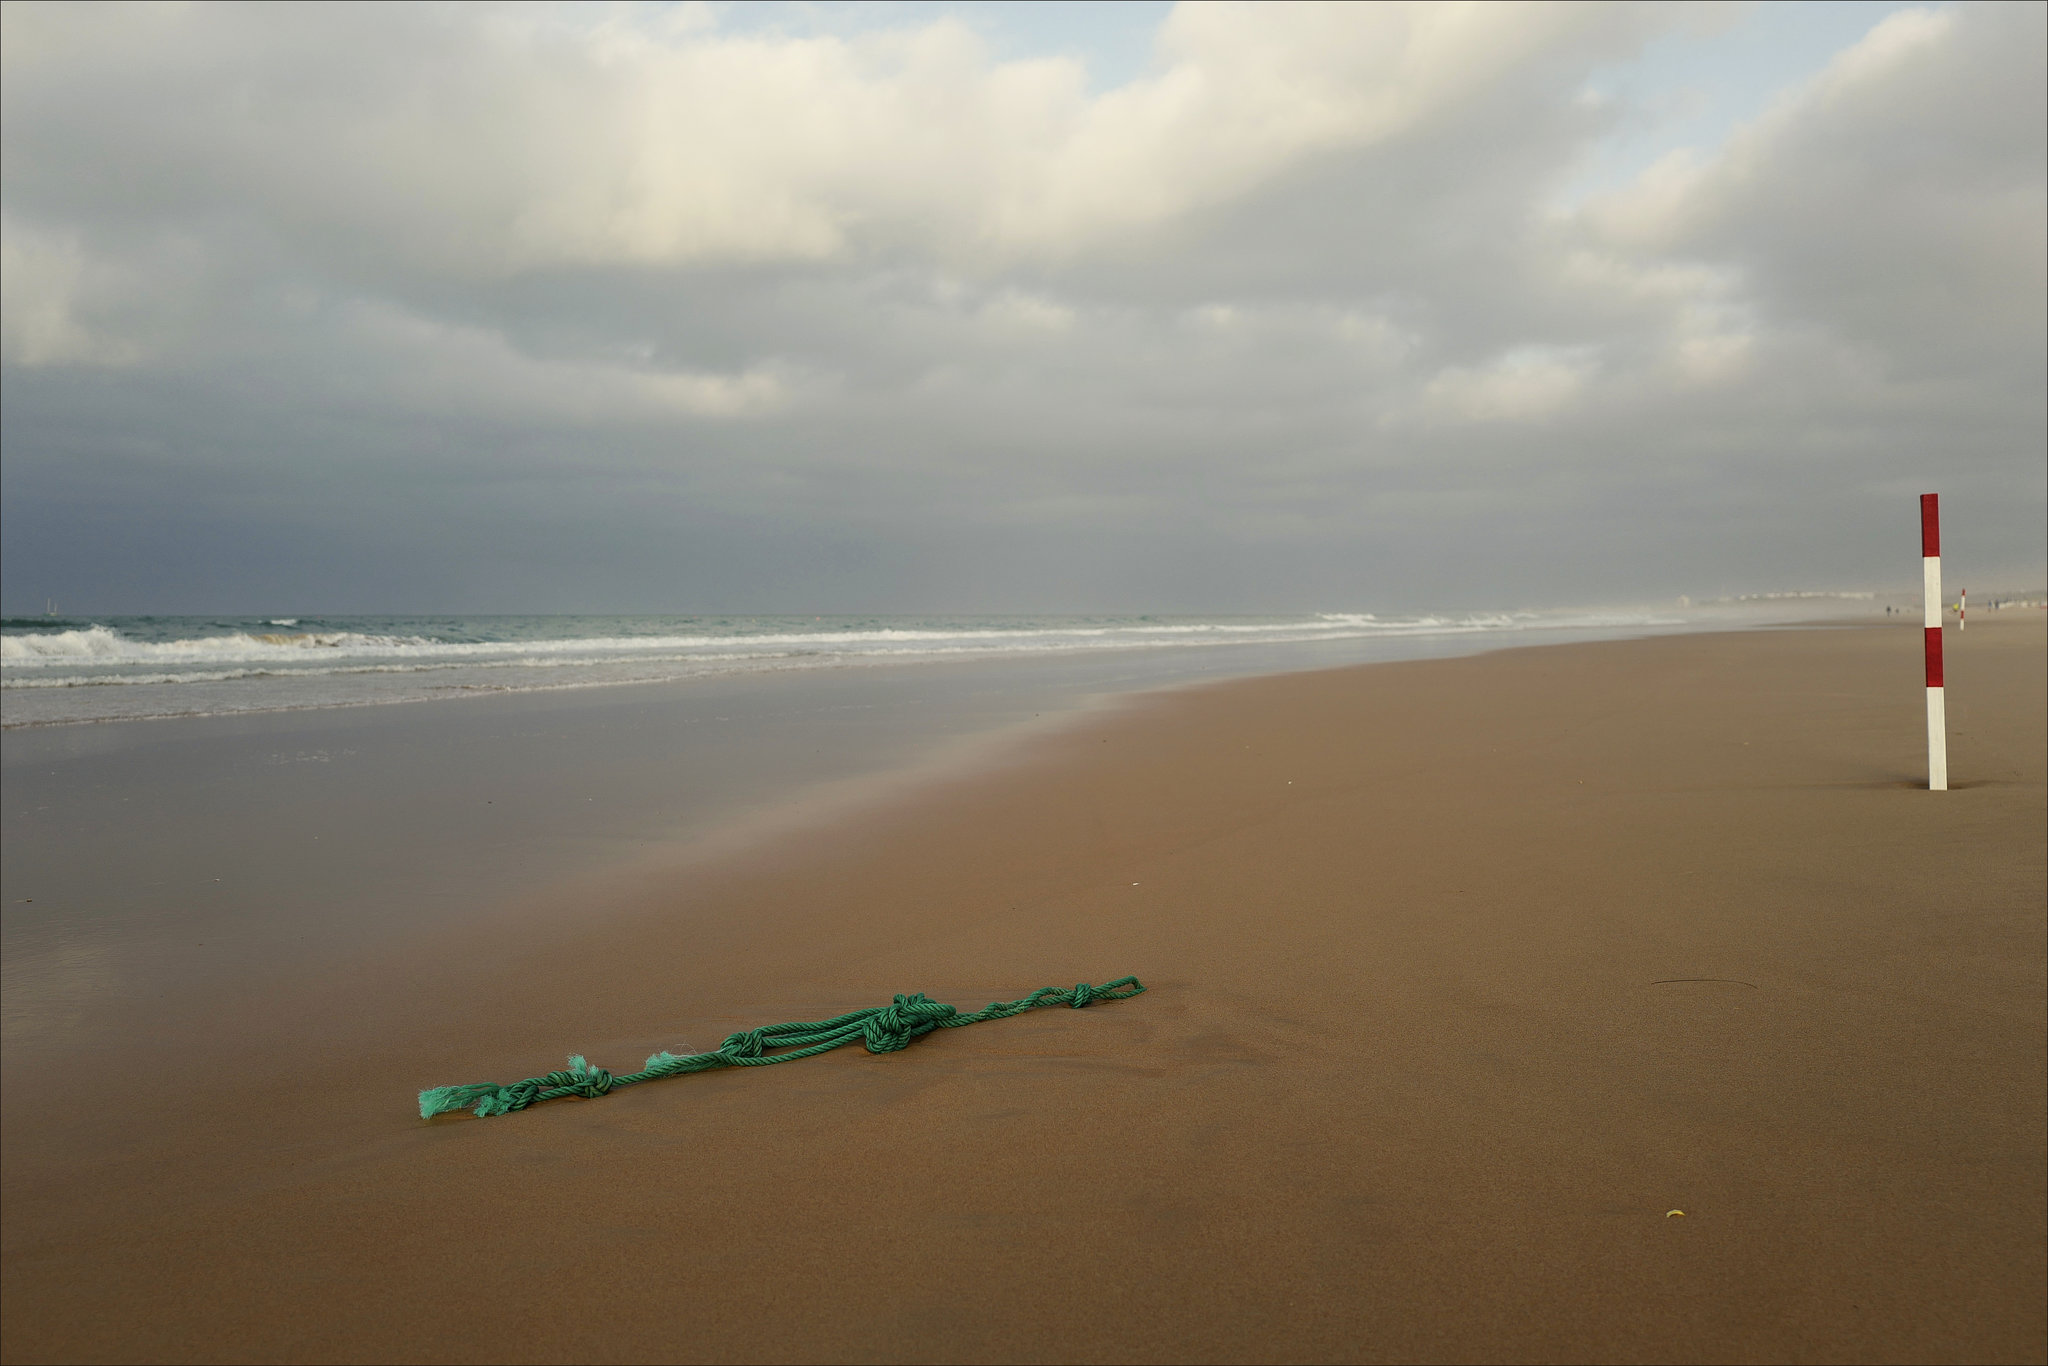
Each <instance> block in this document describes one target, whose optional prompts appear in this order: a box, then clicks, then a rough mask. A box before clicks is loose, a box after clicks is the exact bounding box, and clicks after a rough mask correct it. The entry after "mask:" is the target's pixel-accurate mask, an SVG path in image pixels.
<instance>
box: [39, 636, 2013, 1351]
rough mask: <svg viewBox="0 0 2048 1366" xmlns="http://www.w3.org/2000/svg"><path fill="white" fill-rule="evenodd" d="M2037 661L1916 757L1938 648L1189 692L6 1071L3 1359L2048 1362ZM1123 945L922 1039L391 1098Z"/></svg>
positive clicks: (713, 1035) (1851, 645) (1610, 653)
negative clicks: (588, 1086)
mask: <svg viewBox="0 0 2048 1366" xmlns="http://www.w3.org/2000/svg"><path fill="white" fill-rule="evenodd" d="M2044 663H2048V633H2044V629H2043V622H2042V620H2041V614H2040V613H2027V614H2013V615H2012V616H2011V617H2009V618H2004V617H1988V618H1986V619H1985V620H1984V621H1983V622H1982V623H1981V624H1980V622H1979V621H1978V620H1977V619H1975V618H1973V619H1972V621H1971V624H1970V627H1969V629H1968V631H1967V632H1966V633H1960V634H1959V633H1957V632H1954V631H1951V632H1949V635H1948V660H1947V670H1948V683H1949V693H1950V701H1949V717H1950V724H1951V741H1950V743H1951V750H1950V756H1951V757H1950V772H1951V777H1952V782H1953V785H1954V787H1953V790H1952V791H1950V792H1948V793H1945V794H1933V793H1929V792H1927V791H1925V790H1924V773H1925V767H1924V765H1925V755H1924V749H1923V734H1924V733H1923V731H1922V729H1921V726H1922V721H1921V716H1922V693H1921V688H1920V672H1919V671H1920V653H1919V632H1918V630H1917V629H1916V628H1908V627H1893V626H1885V627H1877V626H1873V627H1867V628H1856V629H1831V630H1802V631H1768V632H1752V633H1742V634H1728V635H1714V636H1678V637H1668V638H1662V639H1654V640H1641V641H1628V642H1618V643H1610V644H1592V645H1583V644H1582V645H1570V646H1560V647H1538V648H1527V649H1517V650H1509V651H1503V652H1500V653H1497V654H1492V655H1486V656H1481V657H1476V658H1470V659H1457V660H1443V661H1425V662H1417V663H1407V664H1383V665H1373V666H1368V667H1363V668H1355V669H1341V670H1330V671H1323V672H1316V673H1303V674H1292V675H1285V676H1278V677H1271V678H1263V679H1254V680H1248V681H1238V682H1230V683H1224V684H1218V685H1212V686H1205V687H1198V688H1192V689H1188V690H1184V691H1177V692H1170V693H1165V694H1158V695H1153V696H1148V697H1144V698H1141V699H1138V700H1137V701H1135V702H1133V703H1131V704H1128V705H1124V706H1120V707H1117V708H1114V709H1112V710H1111V711H1110V712H1108V713H1107V714H1104V715H1099V716H1094V717H1090V718H1088V719H1085V720H1084V721H1082V722H1080V723H1077V724H1075V725H1072V726H1070V727H1068V728H1066V729H1064V730H1061V731H1059V732H1057V733H1056V734H1051V735H1044V736H1039V737H1037V738H1036V739H1035V740H1033V742H1032V743H1031V744H1030V745H1028V746H1027V747H1023V748H1021V749H1018V750H1015V751H1013V752H1011V753H1010V754H1008V755H1007V756H1006V757H1005V758H1003V759H1002V760H1001V761H1000V762H993V761H992V762H987V763H984V764H982V765H981V766H980V767H979V768H977V769H976V770H975V771H973V772H970V773H956V774H954V775H953V776H950V777H946V778H944V779H942V780H935V781H934V782H932V783H930V784H927V785H926V786H924V787H923V788H921V789H919V790H917V791H915V792H912V793H909V794H904V793H901V792H895V793H892V794H890V795H888V796H887V797H886V798H883V799H878V800H877V801H876V802H874V803H872V804H870V806H869V807H868V808H867V809H864V810H861V811H859V812H857V813H854V814H842V815H840V816H839V817H837V818H835V819H833V820H831V821H829V822H828V821H819V822H815V823H813V824H812V825H810V826H808V827H806V826H797V825H792V826H789V827H787V828H786V829H785V830H784V831H783V833H782V836H781V837H780V838H778V839H775V840H767V841H757V842H756V843H755V844H754V845H753V846H751V847H750V848H747V849H741V850H738V851H736V852H729V853H727V854H726V855H724V856H722V857H721V858H718V859H716V860H709V861H707V860H704V859H701V858H700V859H698V860H696V861H694V862H689V863H678V864H676V865H675V866H673V867H667V868H659V867H643V868H640V869H638V870H636V871H634V872H632V873H631V874H621V875H619V876H618V877H616V878H613V879H611V880H609V881H607V882H605V883H602V884H599V885H594V886H591V887H586V888H583V889H581V890H577V891H574V892H573V893H572V892H570V891H567V890H564V891H559V892H556V893H551V895H553V896H556V897H558V898H560V899H561V904H558V905H553V906H549V905H542V906H539V907H536V908H529V912H528V913H526V914H523V915H522V916H521V917H520V918H518V919H517V920H516V922H514V921H508V922H507V927H506V928H504V929H503V930H502V931H501V932H498V933H491V932H489V931H487V930H486V929H483V928H479V927H475V926H471V927H469V928H467V929H464V930H462V931H461V932H460V933H459V934H458V933H456V932H454V931H451V932H450V933H449V934H448V935H446V936H444V937H443V938H442V939H441V940H440V941H439V942H438V944H437V945H436V947H435V948H434V949H433V950H432V951H431V952H428V951H421V950H415V951H413V952H411V953H409V954H407V955H406V956H404V957H403V958H400V959H396V960H392V959H385V960H373V961H367V962H357V963H353V964H351V965H349V966H347V967H337V968H336V970H335V971H334V972H333V973H331V974H325V975H323V976H322V977H321V978H320V979H319V980H317V981H311V982H308V981H305V980H303V978H302V977H301V978H299V979H297V980H286V981H279V982H277V983H275V984H274V989H272V990H270V991H269V992H268V993H267V994H264V995H262V996H261V997H260V999H255V1000H253V1001H252V1000H250V999H245V998H243V997H236V998H235V999H233V1000H232V1001H224V1002H223V1005H222V1007H221V1009H220V1011H219V1012H218V1013H217V1015H216V1016H215V1018H212V1019H210V1020H206V1021H203V1022H201V1023H200V1024H199V1025H196V1026H194V1027H193V1028H191V1029H187V1030H180V1031H178V1032H176V1033H175V1034H174V1035H171V1036H141V1037H137V1038H135V1039H133V1040H132V1041H131V1042H132V1047H131V1048H129V1049H127V1050H125V1051H112V1050H110V1051H107V1052H105V1053H103V1054H102V1055H99V1056H96V1057H93V1058H91V1059H89V1060H88V1061H89V1062H90V1064H91V1065H90V1066H89V1067H82V1066H81V1065H80V1059H78V1058H77V1057H67V1058H65V1059H64V1060H63V1061H62V1066H59V1065H57V1064H56V1063H54V1062H53V1063H51V1064H50V1065H48V1066H44V1067H39V1066H38V1064H37V1063H36V1061H35V1059H34V1058H32V1057H24V1058H20V1059H18V1060H13V1061H10V1064H9V1073H8V1076H7V1078H6V1107H5V1108H6V1145H5V1151H4V1192H0V1194H4V1224H5V1228H4V1231H5V1257H4V1287H0V1288H4V1318H0V1325H4V1341H0V1353H4V1356H5V1359H6V1360H8V1361H21V1362H27V1361H41V1360H248V1361H258V1360H282V1359H293V1360H361V1361H372V1360H450V1361H523V1360H550V1361H553V1360H772V1361H810V1360H862V1361H865V1360H883V1361H887V1360H910V1361H927V1360H928V1361H959V1360H1004V1361H1008V1360H1020V1361H1021V1360H1080V1361H1186V1360H1232V1361H1234V1360H1246V1361H1303V1360H1475V1361H1476V1360H1582V1361H1608V1360H1656V1361H1712V1362H1721V1361H1787V1360H1799V1361H2027V1360H2041V1359H2043V1357H2044V1356H2048V1338H2044V1334H2048V1317H2044V1288H2043V1287H2044V1276H2048V1262H2044V1234H2048V1139H2044V1106H2048V1094H2044V1089H2048V1044H2044V1040H2048V952H2044V949H2048V944H2044V904H2048V833H2044V831H2048V803H2044V792H2048V733H2044V712H2048V706H2044V699H2048V675H2044ZM535 911H537V912H539V913H538V914H535V913H533V912H535ZM1125 973H1135V974H1137V975H1138V976H1140V977H1141V978H1143V979H1144V981H1145V982H1146V984H1147V985H1148V986H1149V987H1150V988H1151V990H1150V991H1149V992H1148V993H1147V994H1145V995H1143V996H1139V997H1137V998H1135V999H1133V1000H1129V1001H1124V1002H1117V1003H1111V1004H1104V1005H1098V1006H1094V1007H1091V1008H1089V1009H1087V1010H1085V1011H1074V1010H1064V1009H1060V1010H1043V1011H1038V1012H1035V1013H1033V1014H1030V1015H1027V1016H1023V1017H1020V1018H1017V1019H1012V1020H1007V1021H999V1022H992V1023H987V1024H981V1025H976V1026H974V1027H972V1028H969V1029H962V1030H954V1031H945V1032H941V1033H938V1034H934V1035H932V1036H930V1037H927V1038H925V1039H923V1040H920V1041H918V1042H916V1043H914V1044H912V1045H911V1046H910V1047H909V1048H908V1049H906V1050H904V1051H902V1052H900V1053H894V1054H889V1055H884V1056H871V1055H868V1054H866V1053H865V1052H863V1051H861V1050H859V1049H846V1050H841V1051H840V1052H837V1053H833V1054H830V1055H828V1056H825V1057H822V1058H817V1059H812V1060H808V1061H803V1062H797V1063H793V1064H791V1065H789V1066H787V1067H775V1068H768V1069H762V1070H754V1071H747V1072H738V1071H727V1072H720V1073H713V1074H707V1075H702V1076H694V1077H685V1078H680V1079H675V1080H670V1081H664V1082H659V1083H654V1084H649V1085H645V1086H639V1087H635V1088H633V1089H630V1090H625V1091H620V1092H617V1093H615V1094H613V1095H611V1096H609V1097H607V1098H604V1099H602V1100H597V1101H579V1100H568V1101H558V1102H553V1103H549V1104H545V1105H541V1106H537V1107H535V1108H533V1109H531V1110H528V1111H525V1112H522V1113H518V1114H515V1115H511V1116H506V1117H502V1118H496V1119H490V1120H475V1119H471V1118H469V1117H466V1116H456V1117H446V1118H443V1119H439V1120H436V1121H433V1122H422V1121H420V1120H418V1119H417V1118H416V1116H415V1112H414V1110H413V1105H414V1093H415V1092H416V1091H417V1090H418V1088H420V1087H421V1086H425V1085H432V1084H437V1083H449V1082H463V1081H475V1080H492V1081H499V1082H507V1081H513V1080H516V1079H518V1078H520V1077H523V1076H527V1075H531V1074H533V1073H537V1072H541V1071H545V1070H547V1069H549V1068H552V1067H557V1066H560V1065H561V1060H562V1057H563V1055H564V1054H566V1053H568V1052H570V1051H572V1050H573V1051H581V1052H586V1053H588V1054H589V1055H590V1056H591V1058H592V1060H593V1061H595V1062H598V1063H601V1064H604V1065H606V1066H608V1067H611V1068H612V1069H613V1070H615V1071H626V1070H629V1069H630V1068H632V1067H635V1066H637V1065H638V1064H639V1061H640V1059H641V1058H642V1057H644V1056H645V1055H646V1054H647V1053H648V1052H649V1051H651V1050H653V1049H656V1048H670V1049H675V1050H677V1051H682V1050H683V1049H684V1048H686V1047H696V1048H709V1047H712V1046H715V1045H716V1043H717V1042H718V1040H719V1039H720V1038H721V1037H723V1036H724V1035H725V1034H726V1033H728V1032H730V1031H732V1030H735V1029H739V1028H743V1027H748V1026H753V1025H761V1024H767V1023H772V1022H777V1021H782V1020H790V1019H803V1018H817V1017H819V1016H823V1015H827V1014H831V1013H834V1012H838V1011H842V1010H847V1009H852V1008H857V1007H861V1006H868V1005H878V1004H882V1003H885V1002H887V1001H888V1000H889V998H890V996H891V994H893V993H895V992H899V991H902V992H908V991H925V992H928V993H930V994H931V995H933V996H935V997H937V998H938V999H940V1000H945V1001H950V1002H953V1003H955V1004H958V1005H960V1006H962V1007H963V1008H968V1009H972V1008H975V1007H978V1006H980V1005H981V1004H983V1003H985V1002H987V1001H989V1000H991V999H997V998H1003V999H1008V998H1012V997H1016V996H1021V995H1023V994H1025V993H1026V992H1028V991H1029V990H1031V989H1033V988H1035V987H1039V986H1045V985H1066V984H1071V983H1073V982H1075V981H1078V980H1087V981H1090V982H1101V981H1103V980H1105V979H1108V978H1112V977H1117V976H1121V975H1123V974H1125ZM1673 1210H1683V1211H1684V1214H1683V1216H1682V1217H1680V1216H1672V1215H1670V1214H1669V1213H1668V1212H1669V1211H1673Z"/></svg>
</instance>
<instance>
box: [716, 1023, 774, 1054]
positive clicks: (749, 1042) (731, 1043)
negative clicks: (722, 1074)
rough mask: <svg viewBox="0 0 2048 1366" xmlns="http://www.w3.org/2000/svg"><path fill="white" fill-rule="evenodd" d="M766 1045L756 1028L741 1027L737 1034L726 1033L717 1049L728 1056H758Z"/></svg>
mask: <svg viewBox="0 0 2048 1366" xmlns="http://www.w3.org/2000/svg"><path fill="white" fill-rule="evenodd" d="M766 1047H767V1044H766V1042H765V1041H764V1040H763V1039H762V1038H761V1031H760V1030H758V1029H742V1030H741V1031H740V1032H739V1033H737V1034H728V1035H727V1036H726V1039H725V1042H724V1043H722V1044H720V1045H719V1046H718V1051H719V1052H721V1053H723V1054H725V1055H726V1056H727V1057H729V1058H758V1057H760V1056H761V1053H762V1051H763V1050H764V1049H765V1048H766Z"/></svg>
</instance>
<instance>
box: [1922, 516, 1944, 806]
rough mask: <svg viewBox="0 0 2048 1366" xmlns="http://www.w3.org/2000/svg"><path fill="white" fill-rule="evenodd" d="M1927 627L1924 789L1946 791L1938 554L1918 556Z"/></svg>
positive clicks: (1939, 560)
mask: <svg viewBox="0 0 2048 1366" xmlns="http://www.w3.org/2000/svg"><path fill="white" fill-rule="evenodd" d="M1920 577H1921V580H1922V582H1921V593H1922V596H1923V597H1924V598H1925V599H1926V621H1927V630H1928V631H1929V632H1932V633H1933V634H1930V635H1929V636H1928V638H1927V650H1928V655H1927V790H1928V791H1929V792H1946V791H1948V705H1947V697H1946V696H1945V694H1944V692H1943V690H1942V683H1943V679H1942V674H1941V636H1940V631H1941V556H1939V555H1923V556H1921V557H1920Z"/></svg>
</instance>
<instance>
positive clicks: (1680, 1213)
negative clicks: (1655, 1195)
mask: <svg viewBox="0 0 2048 1366" xmlns="http://www.w3.org/2000/svg"><path fill="white" fill-rule="evenodd" d="M1664 1217H1665V1218H1666V1219H1683V1218H1684V1217H1685V1211H1684V1210H1682V1209H1667V1210H1665V1211H1664Z"/></svg>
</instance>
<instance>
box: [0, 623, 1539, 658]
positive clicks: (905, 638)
mask: <svg viewBox="0 0 2048 1366" xmlns="http://www.w3.org/2000/svg"><path fill="white" fill-rule="evenodd" d="M1516 620H1517V618H1515V617H1512V616H1499V615H1495V616H1479V615H1475V616H1470V617H1462V618H1456V617H1435V616H1431V617H1416V618H1407V619H1397V620H1393V621H1382V620H1380V619H1379V618H1377V617H1374V616H1371V615H1369V614H1363V613H1356V614H1354V613H1325V614H1322V615H1319V616H1316V617H1313V618H1307V619H1301V620H1295V621H1287V622H1216V621H1206V622H1204V621H1197V622H1174V623H1146V624H1125V623H1118V624H1114V625H1102V626H1081V625H1073V626H1043V627H966V628H954V629H942V628H931V627H897V626H885V627H870V628H864V629H862V628H850V629H844V630H822V631H762V632H757V633H742V632H735V633H731V634H718V635H710V634H689V635H644V636H577V637H568V638H563V639H558V640H487V641H447V640H434V639H431V638H429V637H426V636H418V635H411V636H400V635H374V634H367V633H363V632H357V631H294V632H284V631H261V632H249V631H237V632H230V633H225V634H221V635H210V636H190V637H183V638H178V639H173V640H163V641H149V640H135V639H131V638H129V637H127V636H124V635H122V634H121V633H120V632H118V631H115V630H113V629H112V628H110V627H106V626H99V625H95V626H91V627H88V628H86V629H83V630H67V631H47V632H37V633H29V632H24V633H20V634H8V635H0V664H6V665H9V666H12V667H15V668H31V669H33V668H52V667H61V666H64V665H78V664H95V665H147V664H155V665H165V664H170V663H194V664H196V663H217V664H231V663H238V664H260V663H264V662H268V661H276V660H281V659H295V658H303V657H305V655H306V654H307V653H308V652H312V651H318V652H321V653H322V654H323V655H328V656H329V657H331V658H345V657H346V658H438V659H449V660H486V659H492V658H504V657H510V656H529V657H531V656H589V657H594V658H602V657H616V656H621V655H649V654H654V653H660V652H663V651H676V650H701V649H711V648H732V647H735V646H743V647H746V648H749V649H758V648H762V647H779V648H785V649H786V648H809V649H824V650H844V649H848V648H860V647H884V648H886V647H911V648H918V649H923V648H928V647H933V646H940V645H942V644H943V643H951V644H954V645H958V646H965V647H968V648H979V647H991V646H993V647H997V648H1001V647H1004V646H1019V647H1034V646H1037V647H1042V646H1044V645H1045V644H1047V643H1050V642H1057V641H1062V640H1071V641H1115V640H1130V641H1132V642H1133V643H1140V642H1148V641H1155V640H1166V639H1173V638H1192V639H1204V638H1219V637H1220V638H1239V639H1253V638H1266V639H1299V638H1302V637H1303V636H1304V635H1306V636H1308V637H1314V636H1322V635H1327V636H1338V635H1343V634H1347V633H1353V632H1372V633H1379V632H1407V631H1416V630H1473V629H1486V628H1490V627H1491V628H1500V627H1507V626H1512V625H1514V624H1515V623H1516ZM276 624H283V623H282V622H280V623H276Z"/></svg>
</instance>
